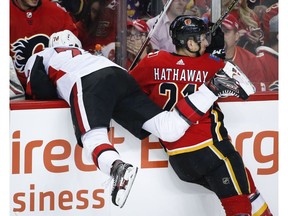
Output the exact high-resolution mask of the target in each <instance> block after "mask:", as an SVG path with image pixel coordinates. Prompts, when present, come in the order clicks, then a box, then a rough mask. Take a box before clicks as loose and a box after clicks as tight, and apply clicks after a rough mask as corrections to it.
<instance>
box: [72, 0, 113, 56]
mask: <svg viewBox="0 0 288 216" xmlns="http://www.w3.org/2000/svg"><path fill="white" fill-rule="evenodd" d="M86 3H87V6H86V7H85V11H84V12H83V15H82V18H81V20H80V21H78V22H77V23H76V26H77V29H78V32H79V36H78V38H79V40H80V41H81V43H82V46H83V49H85V50H87V51H89V52H90V53H94V51H95V45H96V44H100V45H101V46H102V52H103V54H104V53H107V55H105V57H107V58H108V57H109V59H110V60H112V61H113V60H114V59H115V41H116V34H117V20H116V19H117V14H116V13H117V10H116V9H117V8H116V5H112V3H110V4H107V3H106V0H87V2H86ZM106 49H109V52H106ZM111 53H113V55H111Z"/></svg>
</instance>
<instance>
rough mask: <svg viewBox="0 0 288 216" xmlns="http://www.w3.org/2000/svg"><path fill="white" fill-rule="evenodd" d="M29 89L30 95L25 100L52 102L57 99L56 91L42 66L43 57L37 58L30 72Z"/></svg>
mask: <svg viewBox="0 0 288 216" xmlns="http://www.w3.org/2000/svg"><path fill="white" fill-rule="evenodd" d="M30 87H31V92H32V95H26V98H27V99H36V100H53V99H57V98H58V94H57V90H56V87H55V86H54V84H53V83H52V81H51V80H50V79H49V77H48V75H47V73H46V72H45V68H44V65H43V57H40V56H37V57H36V59H35V62H34V65H33V68H32V70H31V72H30Z"/></svg>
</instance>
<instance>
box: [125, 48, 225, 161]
mask: <svg viewBox="0 0 288 216" xmlns="http://www.w3.org/2000/svg"><path fill="white" fill-rule="evenodd" d="M224 65H225V63H224V62H223V61H222V60H221V59H219V58H217V57H215V56H214V55H211V54H204V55H202V56H200V57H197V58H192V57H188V56H179V55H176V54H172V53H168V52H166V51H159V52H155V53H150V54H148V55H147V56H146V57H145V58H144V59H143V60H142V61H140V63H138V65H137V66H136V67H135V68H134V69H133V70H132V71H130V74H131V75H132V76H133V77H134V78H135V79H136V81H137V82H138V83H139V85H140V86H141V88H142V89H143V91H144V92H145V93H146V94H148V95H149V97H150V98H151V99H152V100H153V101H155V102H156V103H157V104H158V105H159V106H161V107H162V108H163V109H165V110H171V109H173V108H174V106H175V105H176V103H177V102H178V101H179V100H180V99H182V98H183V97H185V96H186V95H187V94H191V93H193V92H195V91H197V89H198V87H199V86H200V85H202V84H203V83H204V82H206V81H208V80H210V79H211V78H212V77H213V76H214V74H215V73H216V72H217V71H218V70H219V69H221V68H223V67H224ZM227 136H228V135H227V131H226V129H225V128H224V124H223V115H222V112H221V110H220V108H219V107H218V105H217V103H215V104H214V105H213V106H212V107H211V109H210V110H209V111H208V112H207V113H206V114H205V115H204V116H203V117H202V118H201V120H200V121H199V122H197V124H194V125H192V126H191V127H190V128H189V129H188V130H187V131H186V133H185V135H184V136H183V137H181V138H180V139H179V140H177V141H176V142H174V143H166V142H163V141H162V144H164V146H165V148H166V150H167V153H168V154H169V155H175V154H179V153H184V152H189V151H193V150H196V149H199V148H203V147H206V146H207V145H211V144H212V143H213V140H214V141H221V140H223V139H226V138H227Z"/></svg>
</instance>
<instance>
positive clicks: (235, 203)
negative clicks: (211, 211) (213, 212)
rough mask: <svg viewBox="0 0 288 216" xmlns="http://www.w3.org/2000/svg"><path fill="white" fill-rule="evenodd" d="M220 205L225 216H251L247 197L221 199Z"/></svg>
mask: <svg viewBox="0 0 288 216" xmlns="http://www.w3.org/2000/svg"><path fill="white" fill-rule="evenodd" d="M221 203H222V206H223V207H224V210H225V212H226V216H234V215H237V214H247V215H252V213H251V210H252V207H251V203H250V200H249V198H248V196H247V195H238V196H233V197H228V198H224V199H221Z"/></svg>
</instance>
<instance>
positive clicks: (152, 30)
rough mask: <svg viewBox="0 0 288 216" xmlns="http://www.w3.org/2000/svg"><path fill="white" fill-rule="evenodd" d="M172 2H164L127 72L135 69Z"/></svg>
mask: <svg viewBox="0 0 288 216" xmlns="http://www.w3.org/2000/svg"><path fill="white" fill-rule="evenodd" d="M172 2H173V0H168V1H167V2H166V4H165V5H164V8H163V10H162V11H161V13H160V14H159V17H158V19H157V20H156V21H155V23H154V25H153V27H152V29H151V30H150V31H149V33H148V35H147V37H146V39H145V41H144V43H143V44H142V46H141V47H140V49H139V51H138V53H137V55H136V57H135V58H134V60H133V62H132V64H131V66H130V68H129V71H130V70H132V69H133V68H134V67H135V65H136V64H137V62H138V60H139V58H140V56H141V55H142V53H143V51H144V50H145V48H146V46H147V45H148V43H149V41H150V39H151V37H152V35H153V34H154V32H155V31H156V29H157V28H158V26H159V23H160V20H161V19H162V18H163V15H164V14H165V13H166V12H167V10H168V9H169V7H170V5H171V3H172Z"/></svg>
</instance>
